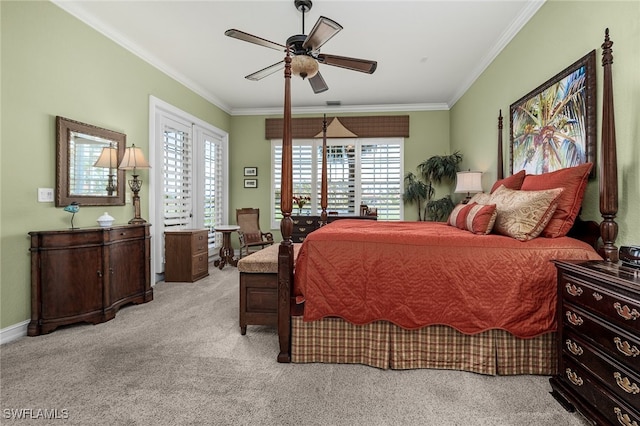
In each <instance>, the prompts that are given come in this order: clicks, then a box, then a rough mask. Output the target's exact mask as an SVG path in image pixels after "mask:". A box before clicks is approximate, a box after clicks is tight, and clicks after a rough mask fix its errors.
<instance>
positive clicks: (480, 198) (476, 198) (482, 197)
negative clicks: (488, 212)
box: [468, 192, 491, 205]
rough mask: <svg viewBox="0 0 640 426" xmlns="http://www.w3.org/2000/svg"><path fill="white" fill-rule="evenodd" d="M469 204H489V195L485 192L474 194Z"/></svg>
mask: <svg viewBox="0 0 640 426" xmlns="http://www.w3.org/2000/svg"><path fill="white" fill-rule="evenodd" d="M471 203H478V204H485V205H487V204H491V194H488V193H486V192H478V193H477V194H474V195H473V197H471V199H470V200H469V203H468V204H471Z"/></svg>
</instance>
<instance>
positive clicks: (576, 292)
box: [565, 283, 582, 296]
mask: <svg viewBox="0 0 640 426" xmlns="http://www.w3.org/2000/svg"><path fill="white" fill-rule="evenodd" d="M565 287H566V289H567V293H569V294H570V295H572V296H581V295H582V289H581V288H580V287H578V286H576V285H573V284H571V283H567V285H566V286H565Z"/></svg>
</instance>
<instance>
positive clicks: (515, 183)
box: [489, 170, 527, 194]
mask: <svg viewBox="0 0 640 426" xmlns="http://www.w3.org/2000/svg"><path fill="white" fill-rule="evenodd" d="M526 174H527V173H526V172H525V171H524V170H520V171H519V172H518V173H516V174H515V175H511V176H508V177H506V178H504V179H500V180H499V181H496V183H494V184H493V186H492V187H491V191H489V193H490V194H493V192H494V191H495V190H496V189H498V188H500V185H504V186H505V188H509V189H515V190H518V189H520V188H521V187H522V182H524V177H525V175H526Z"/></svg>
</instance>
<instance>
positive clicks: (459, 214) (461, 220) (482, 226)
mask: <svg viewBox="0 0 640 426" xmlns="http://www.w3.org/2000/svg"><path fill="white" fill-rule="evenodd" d="M496 215H497V211H496V205H495V204H491V205H483V204H478V203H469V204H458V205H457V206H456V207H455V208H454V209H453V211H452V212H451V215H449V221H448V223H449V225H451V226H455V227H457V228H459V229H462V230H464V231H470V232H473V233H474V234H488V233H490V232H491V230H492V229H493V224H494V223H495V220H496Z"/></svg>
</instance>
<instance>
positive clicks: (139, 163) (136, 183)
mask: <svg viewBox="0 0 640 426" xmlns="http://www.w3.org/2000/svg"><path fill="white" fill-rule="evenodd" d="M118 168H119V169H120V170H133V175H132V176H133V179H131V180H130V181H129V187H130V188H131V191H132V192H133V209H134V216H133V219H131V220H130V221H129V223H130V224H136V223H145V222H146V220H144V219H143V218H142V217H140V197H139V196H138V192H140V188H141V187H142V181H141V180H140V179H138V174H137V172H136V169H150V168H151V166H150V165H149V163H148V162H147V160H146V159H145V158H144V154H143V153H142V150H141V149H140V148H137V147H136V146H135V144H132V145H131V146H130V147H129V148H127V149H125V151H124V157H122V161H121V162H120V165H119V166H118Z"/></svg>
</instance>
